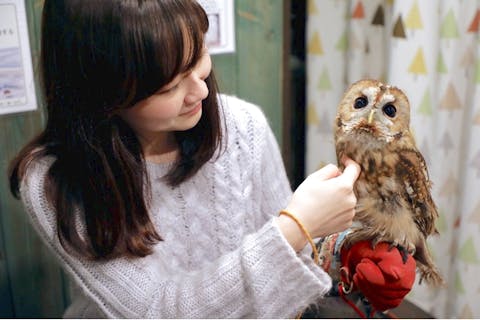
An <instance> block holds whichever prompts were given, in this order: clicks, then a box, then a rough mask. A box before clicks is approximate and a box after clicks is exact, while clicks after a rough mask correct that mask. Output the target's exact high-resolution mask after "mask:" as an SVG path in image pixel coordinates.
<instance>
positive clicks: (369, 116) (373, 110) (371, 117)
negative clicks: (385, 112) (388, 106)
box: [368, 109, 375, 124]
mask: <svg viewBox="0 0 480 320" xmlns="http://www.w3.org/2000/svg"><path fill="white" fill-rule="evenodd" d="M374 113H375V109H372V110H371V111H370V114H369V115H368V124H371V123H372V121H373V114H374Z"/></svg>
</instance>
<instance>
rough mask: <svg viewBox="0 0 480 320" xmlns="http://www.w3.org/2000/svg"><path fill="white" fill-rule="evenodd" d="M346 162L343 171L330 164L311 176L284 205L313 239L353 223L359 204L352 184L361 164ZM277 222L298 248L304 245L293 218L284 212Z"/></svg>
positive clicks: (292, 243)
mask: <svg viewBox="0 0 480 320" xmlns="http://www.w3.org/2000/svg"><path fill="white" fill-rule="evenodd" d="M343 163H344V165H345V170H344V171H343V173H342V172H340V170H339V169H338V168H337V167H336V166H334V165H332V164H329V165H327V166H325V167H323V168H322V169H320V170H318V171H316V172H314V173H312V174H311V175H309V176H308V177H307V178H306V179H305V181H303V183H302V184H301V185H300V186H299V187H298V188H297V190H296V191H295V192H294V194H293V196H292V199H291V201H290V203H289V204H288V205H287V207H286V208H285V210H286V211H288V212H290V213H291V214H293V215H294V216H296V217H297V219H298V220H300V222H302V224H303V225H304V226H305V228H306V229H307V231H308V232H309V233H310V235H311V236H312V237H313V238H317V237H324V236H327V235H329V234H332V233H336V232H339V231H343V230H345V229H347V228H349V227H350V226H351V225H352V220H353V217H354V216H355V205H356V203H357V198H356V197H355V194H354V192H353V185H354V183H355V181H356V180H357V178H358V176H359V174H360V166H359V165H358V164H357V163H355V162H354V161H353V160H351V159H349V158H345V159H344V161H343ZM278 225H279V227H280V230H281V231H282V232H283V234H284V236H285V237H286V238H287V240H288V241H289V243H290V244H291V245H292V247H293V248H294V249H295V250H296V251H299V250H301V249H302V248H303V247H304V246H305V244H306V243H307V239H306V237H305V235H303V233H302V232H301V230H300V229H299V228H298V226H297V225H296V223H295V222H294V221H293V220H292V219H291V218H289V217H287V216H284V215H281V216H280V217H278Z"/></svg>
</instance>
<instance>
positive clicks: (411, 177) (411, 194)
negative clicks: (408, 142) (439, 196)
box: [396, 149, 438, 237]
mask: <svg viewBox="0 0 480 320" xmlns="http://www.w3.org/2000/svg"><path fill="white" fill-rule="evenodd" d="M398 154H399V158H400V161H399V164H398V166H397V169H396V170H397V174H398V176H399V178H400V179H401V181H403V182H404V184H405V192H404V196H405V197H406V198H407V201H408V202H409V203H410V204H411V205H412V209H413V210H412V214H413V215H414V221H415V223H416V224H417V226H418V228H419V230H421V232H422V233H423V235H424V236H425V237H427V236H428V235H430V234H433V233H437V230H436V229H435V220H436V218H437V217H438V212H437V206H436V205H435V203H434V202H433V199H432V196H431V194H430V189H431V182H430V178H429V176H428V171H427V165H426V163H425V159H424V158H423V156H422V154H421V153H420V152H418V150H416V149H404V150H401V151H400V152H399V153H398Z"/></svg>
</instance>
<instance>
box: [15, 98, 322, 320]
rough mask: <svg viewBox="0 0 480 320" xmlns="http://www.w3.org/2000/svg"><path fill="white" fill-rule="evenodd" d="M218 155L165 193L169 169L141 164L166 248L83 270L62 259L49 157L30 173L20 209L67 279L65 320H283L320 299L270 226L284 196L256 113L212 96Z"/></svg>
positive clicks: (306, 262)
mask: <svg viewBox="0 0 480 320" xmlns="http://www.w3.org/2000/svg"><path fill="white" fill-rule="evenodd" d="M220 98H221V101H222V105H223V108H224V115H225V124H226V125H225V128H224V130H226V139H227V140H226V148H225V150H224V151H223V152H222V153H221V154H220V156H219V158H218V159H213V160H212V161H210V162H208V163H207V164H206V165H205V166H204V167H202V169H201V170H200V171H199V172H198V173H197V174H196V175H195V176H194V177H193V178H191V179H190V180H188V181H187V182H185V183H183V184H181V185H180V186H178V187H174V188H172V187H169V186H168V185H166V184H165V183H164V182H163V181H162V180H161V178H162V176H164V174H165V173H166V172H167V170H168V168H169V164H153V163H147V172H148V174H149V177H150V181H151V184H152V186H151V187H152V192H153V200H152V203H151V205H150V208H149V210H150V214H151V217H152V219H153V221H154V223H155V225H156V228H157V230H158V232H159V233H160V235H161V236H162V237H163V238H164V241H162V242H160V243H158V244H157V245H156V246H155V248H154V253H153V254H151V255H149V256H147V257H145V258H135V259H133V258H117V259H114V260H110V261H108V262H97V261H89V260H86V259H83V258H81V257H77V256H73V255H70V254H67V253H66V252H65V251H64V250H63V248H62V247H61V245H60V243H59V241H58V238H57V232H56V223H55V212H54V209H53V207H52V206H51V205H50V204H49V203H47V200H46V197H45V190H44V187H43V186H44V181H45V177H46V173H47V170H48V168H49V167H50V165H51V163H52V161H53V158H51V157H46V158H44V159H42V160H41V161H38V162H36V163H33V164H31V165H30V166H29V170H28V172H27V176H26V179H25V180H24V181H23V182H22V186H21V194H22V200H23V202H24V204H25V206H26V209H27V212H28V213H29V216H30V218H31V221H32V223H33V225H34V227H35V229H36V230H37V231H38V233H39V234H40V236H41V237H42V239H43V240H44V241H45V243H46V244H47V245H48V246H49V247H50V248H51V249H52V250H53V252H54V253H55V255H56V256H57V257H58V259H59V261H60V263H61V265H62V266H63V267H64V268H65V270H66V271H67V273H68V274H69V275H70V277H71V278H72V280H73V283H74V286H75V288H74V290H73V297H72V305H71V306H70V307H69V308H68V310H67V312H66V314H65V316H66V317H75V318H81V317H96V318H99V317H114V318H125V317H126V318H245V317H247V318H286V317H292V316H294V315H295V314H296V313H297V312H298V311H300V310H301V309H302V308H304V307H306V306H307V305H308V304H310V303H312V302H314V301H315V300H317V299H319V298H320V297H321V296H323V295H324V294H325V293H326V292H327V291H328V290H329V289H330V286H331V280H330V278H329V276H328V275H327V274H326V273H325V272H324V271H323V270H322V269H321V268H319V267H317V266H315V265H314V264H313V262H312V260H311V258H310V257H309V256H308V254H307V253H305V252H304V253H300V254H297V253H295V252H294V250H293V249H292V248H291V246H290V245H289V244H288V242H287V241H286V239H285V238H284V237H283V235H282V234H281V232H280V230H279V228H278V226H277V225H276V223H275V219H274V216H276V215H277V214H278V212H279V210H280V209H282V208H283V207H285V205H286V204H287V201H288V200H289V198H290V196H291V190H290V187H289V184H288V180H287V177H286V174H285V169H284V167H283V163H282V160H281V156H280V152H279V149H278V145H277V143H276V141H275V138H274V136H273V134H272V131H271V129H270V127H269V126H268V123H267V121H266V118H265V116H264V115H263V113H262V111H261V110H260V109H259V108H258V107H256V106H254V105H252V104H249V103H247V102H244V101H242V100H240V99H237V98H234V97H227V96H220Z"/></svg>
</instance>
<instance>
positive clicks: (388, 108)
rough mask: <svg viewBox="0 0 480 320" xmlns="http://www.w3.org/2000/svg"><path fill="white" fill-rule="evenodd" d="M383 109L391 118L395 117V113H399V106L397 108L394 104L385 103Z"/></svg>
mask: <svg viewBox="0 0 480 320" xmlns="http://www.w3.org/2000/svg"><path fill="white" fill-rule="evenodd" d="M382 110H383V113H385V114H386V115H387V116H389V117H390V118H393V117H395V115H396V114H397V108H395V106H394V105H393V104H390V103H389V104H386V105H384V106H383V108H382Z"/></svg>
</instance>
